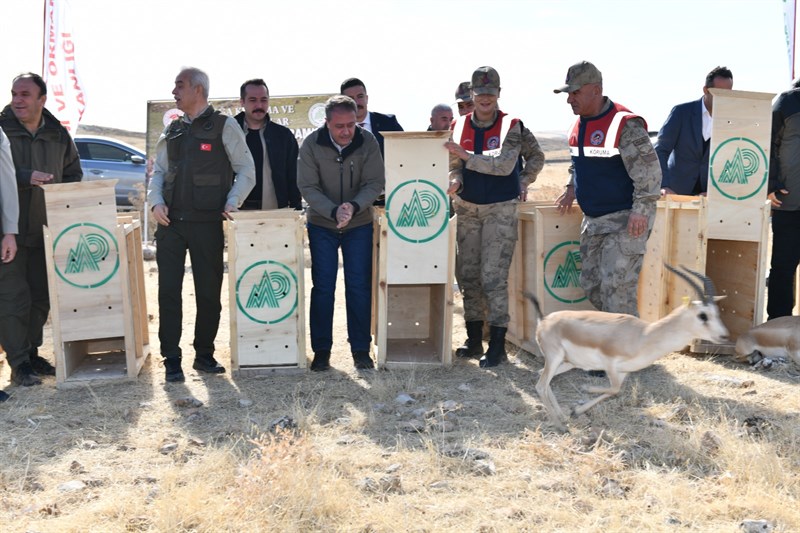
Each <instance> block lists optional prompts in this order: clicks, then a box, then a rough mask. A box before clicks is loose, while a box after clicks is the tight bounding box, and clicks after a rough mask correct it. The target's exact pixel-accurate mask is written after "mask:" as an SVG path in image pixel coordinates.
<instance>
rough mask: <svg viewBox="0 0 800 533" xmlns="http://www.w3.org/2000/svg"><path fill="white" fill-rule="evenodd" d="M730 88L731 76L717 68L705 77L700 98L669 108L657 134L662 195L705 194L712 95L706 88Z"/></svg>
mask: <svg viewBox="0 0 800 533" xmlns="http://www.w3.org/2000/svg"><path fill="white" fill-rule="evenodd" d="M712 88H715V89H728V90H730V89H733V73H731V71H730V70H728V68H726V67H716V68H715V69H713V70H712V71H711V72H709V73H708V75H707V76H706V83H705V85H704V86H703V97H702V98H700V99H699V100H693V101H691V102H686V103H684V104H679V105H677V106H675V107H673V108H672V111H671V112H670V114H669V116H668V117H667V121H666V122H664V125H663V126H662V127H661V131H659V132H658V141H657V142H656V147H655V148H656V153H657V154H658V159H659V162H660V163H661V174H662V180H661V189H662V190H661V192H662V194H705V193H706V190H707V186H708V151H709V144H710V140H711V111H712V102H713V100H714V96H713V95H712V94H711V93H710V92H709V89H712Z"/></svg>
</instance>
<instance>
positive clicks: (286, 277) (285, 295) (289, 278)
mask: <svg viewBox="0 0 800 533" xmlns="http://www.w3.org/2000/svg"><path fill="white" fill-rule="evenodd" d="M297 303H298V286H297V276H296V275H295V273H294V272H292V270H291V269H290V268H289V267H288V266H286V265H285V264H283V263H280V262H278V261H269V260H266V261H258V262H256V263H253V264H252V265H250V266H249V267H247V268H246V269H245V270H244V272H242V275H241V276H239V279H238V280H236V306H237V307H238V309H239V311H241V312H242V313H243V314H244V315H245V316H246V317H247V318H249V319H250V320H251V321H253V322H256V323H258V324H277V323H279V322H283V321H284V320H286V319H287V318H289V317H290V316H291V315H292V314H294V312H295V311H296V310H297Z"/></svg>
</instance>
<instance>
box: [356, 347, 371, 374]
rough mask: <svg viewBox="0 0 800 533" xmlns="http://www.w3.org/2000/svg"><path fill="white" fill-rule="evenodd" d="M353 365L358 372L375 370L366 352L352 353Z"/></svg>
mask: <svg viewBox="0 0 800 533" xmlns="http://www.w3.org/2000/svg"><path fill="white" fill-rule="evenodd" d="M353 364H354V365H355V366H356V368H357V369H358V370H368V369H370V368H375V363H373V362H372V358H371V357H370V356H369V352H367V351H357V352H353Z"/></svg>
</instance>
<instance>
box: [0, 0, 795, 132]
mask: <svg viewBox="0 0 800 533" xmlns="http://www.w3.org/2000/svg"><path fill="white" fill-rule="evenodd" d="M43 3H44V2H43V0H25V1H22V0H16V1H13V13H12V10H11V9H10V8H9V5H10V4H12V0H3V6H4V8H5V9H3V12H4V14H3V16H2V17H0V49H2V50H3V58H2V62H1V63H0V88H2V84H3V83H7V89H5V90H6V91H8V92H6V93H5V94H6V95H7V100H5V101H2V100H0V102H2V104H3V105H5V104H6V103H8V102H9V101H10V88H11V80H12V78H13V77H14V76H15V75H16V74H18V73H20V72H24V71H33V72H39V73H40V72H41V64H42V42H43V37H42V29H43V20H42V18H43ZM782 3H783V0H725V1H717V0H592V1H589V0H561V1H557V0H483V1H472V0H461V1H456V0H424V1H423V0H404V1H403V0H367V1H362V2H355V3H344V2H332V1H331V2H329V1H322V0H316V1H312V0H292V1H289V2H279V1H275V0H272V1H267V0H224V1H221V0H70V6H71V10H72V11H71V13H72V21H73V32H74V40H75V47H76V61H77V68H78V71H79V73H80V76H81V79H82V83H83V86H84V88H85V94H86V111H85V114H84V116H83V121H82V124H87V125H97V126H106V127H114V128H121V129H127V130H132V131H142V132H143V131H145V129H146V118H147V117H146V109H147V101H148V100H163V99H170V98H171V97H172V96H171V91H172V88H173V81H174V79H175V76H176V74H177V73H178V71H179V70H180V68H181V67H182V66H195V67H199V68H201V69H203V70H205V71H206V72H207V73H208V74H209V76H210V79H211V94H210V96H211V97H212V98H223V97H236V96H237V95H238V91H239V85H240V84H241V83H242V82H243V81H244V80H246V79H249V78H254V77H261V78H264V79H265V80H266V82H267V84H268V85H269V88H270V93H271V95H273V96H289V95H301V94H321V93H333V92H337V91H338V88H339V84H340V83H341V82H342V81H343V80H344V79H346V78H349V77H358V78H360V79H361V80H363V81H364V83H365V84H366V86H367V93H368V94H369V109H370V110H372V111H380V112H383V113H392V114H395V115H397V118H398V120H399V122H400V123H401V124H402V125H403V127H404V129H405V130H406V131H411V130H424V129H425V128H426V127H427V126H428V123H429V121H428V119H429V117H430V110H431V108H432V107H433V106H434V105H436V104H438V103H448V104H453V103H454V93H455V89H456V87H457V85H458V84H459V82H461V81H464V80H469V79H470V77H471V75H472V72H473V71H474V70H475V69H476V68H478V67H480V66H483V65H490V66H493V67H494V68H495V69H497V71H498V72H499V74H500V81H501V87H502V91H501V95H500V107H501V109H503V110H504V111H505V112H507V113H509V114H511V115H512V116H516V117H519V118H520V119H522V120H523V122H524V123H525V125H526V126H527V127H528V128H529V129H530V130H532V131H534V132H537V131H539V132H544V131H548V132H564V131H566V130H567V129H568V127H569V126H570V124H571V123H572V121H573V120H574V117H573V115H572V112H571V110H570V108H569V106H568V105H567V104H566V95H564V94H558V95H556V94H553V89H554V88H555V87H557V86H559V85H561V84H563V82H564V78H565V76H566V72H567V69H568V67H569V66H570V65H571V64H573V63H576V62H578V61H581V60H588V61H591V62H593V63H594V64H595V65H596V66H597V67H598V68H599V69H600V70H601V71H602V73H603V80H604V94H606V95H607V96H609V97H610V98H611V99H612V100H614V101H616V102H619V103H621V104H623V105H625V106H627V107H628V108H630V109H631V110H633V111H634V112H636V113H637V114H640V115H642V116H643V117H644V118H645V119H646V120H647V122H648V125H649V129H651V130H657V129H659V128H660V127H661V124H662V123H663V122H664V120H665V119H666V117H667V115H668V113H669V111H670V109H671V108H672V107H673V106H674V105H676V104H678V103H681V102H685V101H689V100H695V99H697V98H699V97H700V96H702V86H703V82H704V80H705V75H706V74H707V73H708V71H709V70H711V69H712V68H713V67H715V66H717V65H725V66H727V67H729V68H730V69H731V70H732V71H733V75H734V89H739V90H746V91H756V92H767V93H778V92H781V91H784V90H786V89H787V88H788V87H789V83H790V81H791V71H790V67H789V60H788V55H787V51H786V39H785V35H784V24H783V8H782ZM798 71H799V72H800V69H799V70H798Z"/></svg>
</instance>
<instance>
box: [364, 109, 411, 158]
mask: <svg viewBox="0 0 800 533" xmlns="http://www.w3.org/2000/svg"><path fill="white" fill-rule="evenodd" d="M369 122H370V126H371V127H372V134H373V135H374V136H375V139H377V141H378V146H380V147H381V155H383V135H381V132H382V131H403V126H401V125H400V123H399V122H397V119H396V118H395V116H394V115H384V114H383V113H375V112H374V111H370V112H369Z"/></svg>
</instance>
